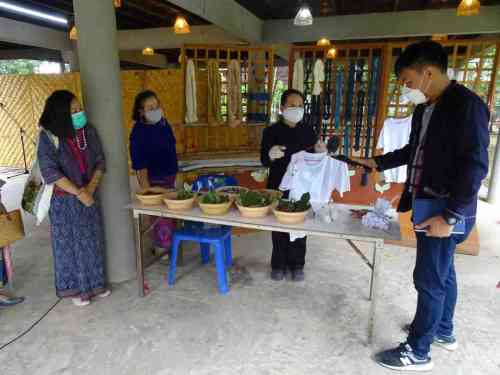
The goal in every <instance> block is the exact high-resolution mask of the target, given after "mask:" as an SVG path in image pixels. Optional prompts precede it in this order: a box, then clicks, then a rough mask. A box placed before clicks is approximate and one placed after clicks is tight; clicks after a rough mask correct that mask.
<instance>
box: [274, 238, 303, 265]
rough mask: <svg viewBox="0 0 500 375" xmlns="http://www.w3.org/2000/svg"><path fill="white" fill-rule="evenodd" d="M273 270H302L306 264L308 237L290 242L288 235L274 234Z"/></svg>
mask: <svg viewBox="0 0 500 375" xmlns="http://www.w3.org/2000/svg"><path fill="white" fill-rule="evenodd" d="M272 238H273V255H272V257H271V267H272V269H280V270H285V269H287V268H288V269H290V270H296V269H302V268H304V265H305V262H306V237H304V238H298V239H296V240H295V241H294V242H291V241H290V235H289V234H288V233H281V232H272Z"/></svg>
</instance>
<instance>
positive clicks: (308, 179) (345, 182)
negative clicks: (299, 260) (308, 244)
mask: <svg viewBox="0 0 500 375" xmlns="http://www.w3.org/2000/svg"><path fill="white" fill-rule="evenodd" d="M279 188H280V190H283V191H286V190H289V191H290V194H289V198H290V199H293V200H299V199H300V198H301V197H302V195H303V194H305V193H309V194H310V195H311V207H312V209H313V210H314V212H319V210H320V209H321V208H322V207H323V206H324V205H325V204H328V202H329V201H330V199H331V196H332V192H333V191H334V190H336V191H338V192H339V193H340V194H343V193H345V192H347V191H349V190H350V189H351V185H350V180H349V168H348V166H347V164H346V163H344V162H341V161H339V160H336V159H333V158H331V157H329V156H328V154H327V153H326V152H324V153H317V154H313V153H309V152H306V151H301V152H298V153H296V154H294V155H292V159H291V161H290V164H288V168H287V171H286V173H285V175H284V176H283V179H282V181H281V184H280V187H279ZM302 237H305V233H299V232H295V233H290V240H291V241H295V239H297V238H302Z"/></svg>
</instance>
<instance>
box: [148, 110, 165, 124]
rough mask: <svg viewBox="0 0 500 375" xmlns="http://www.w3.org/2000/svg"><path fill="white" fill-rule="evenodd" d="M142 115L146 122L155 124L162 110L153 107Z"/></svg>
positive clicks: (161, 114) (160, 117) (158, 120)
mask: <svg viewBox="0 0 500 375" xmlns="http://www.w3.org/2000/svg"><path fill="white" fill-rule="evenodd" d="M144 117H145V118H146V121H147V122H148V123H150V124H157V123H159V122H160V121H161V119H162V118H163V112H162V110H161V108H157V109H153V110H152V111H146V112H145V113H144Z"/></svg>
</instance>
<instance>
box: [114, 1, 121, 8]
mask: <svg viewBox="0 0 500 375" xmlns="http://www.w3.org/2000/svg"><path fill="white" fill-rule="evenodd" d="M113 4H114V6H115V8H121V7H122V5H123V1H122V0H113Z"/></svg>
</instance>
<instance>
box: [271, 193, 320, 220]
mask: <svg viewBox="0 0 500 375" xmlns="http://www.w3.org/2000/svg"><path fill="white" fill-rule="evenodd" d="M310 200H311V195H310V194H309V193H305V194H303V195H302V197H301V198H300V199H299V200H293V199H280V200H279V202H278V205H277V206H276V208H275V209H274V210H273V211H274V215H275V216H276V219H277V220H278V222H280V223H282V224H300V223H303V222H304V221H305V220H306V216H307V213H308V212H309V210H310V208H311V204H310Z"/></svg>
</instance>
